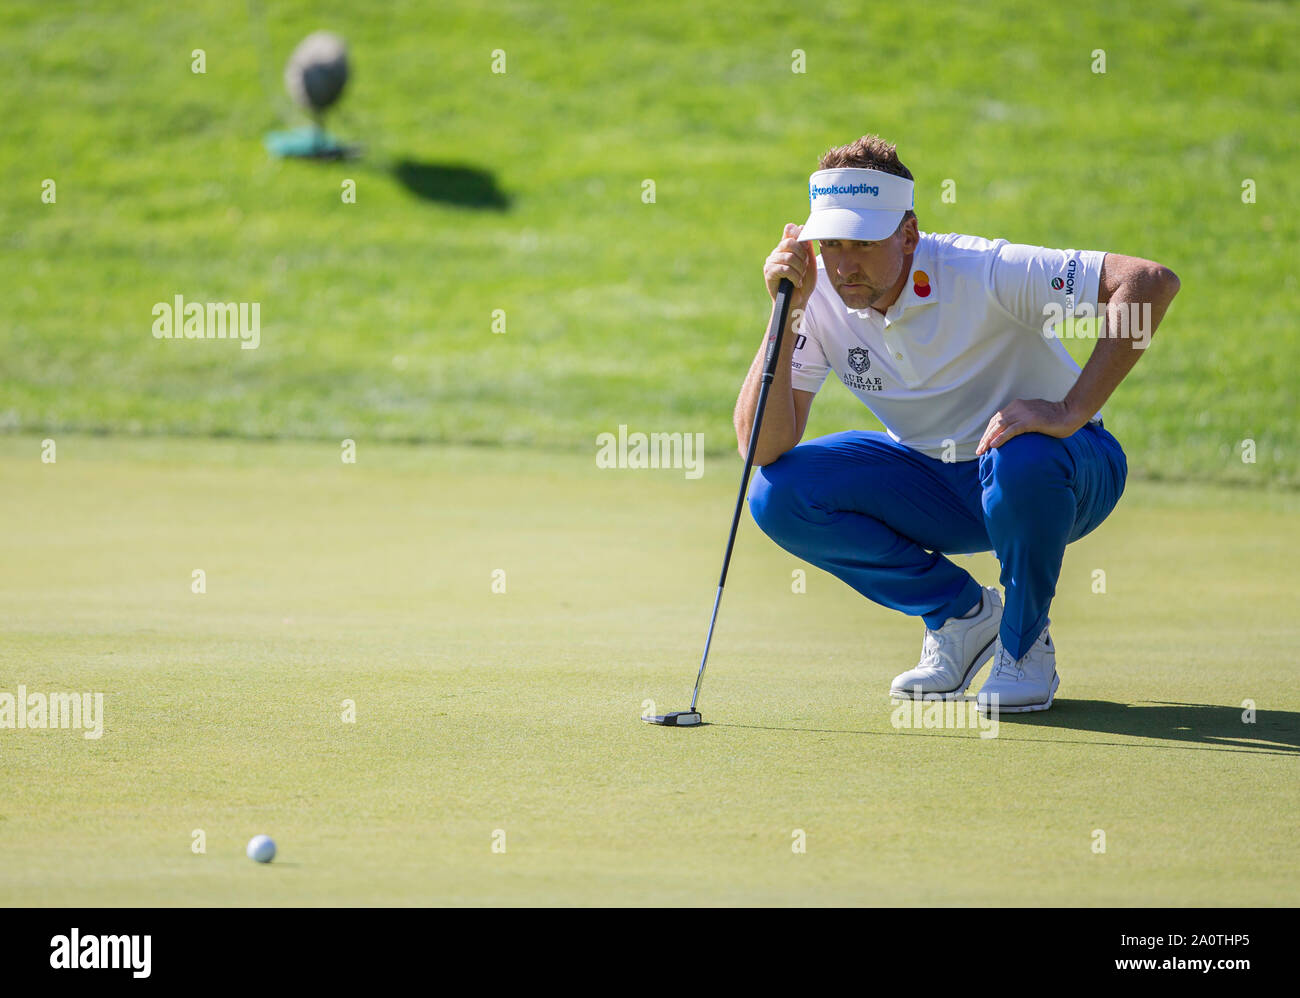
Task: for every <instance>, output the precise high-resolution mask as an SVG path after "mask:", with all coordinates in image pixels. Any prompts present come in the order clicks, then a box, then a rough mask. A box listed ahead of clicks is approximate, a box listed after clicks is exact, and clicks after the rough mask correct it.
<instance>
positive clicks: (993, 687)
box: [978, 621, 1061, 714]
mask: <svg viewBox="0 0 1300 998" xmlns="http://www.w3.org/2000/svg"><path fill="white" fill-rule="evenodd" d="M1050 624H1051V621H1048V626H1050ZM1060 685H1061V677H1060V676H1058V675H1057V674H1056V645H1054V644H1053V643H1052V636H1051V635H1050V634H1048V633H1047V626H1044V627H1043V632H1042V633H1041V634H1039V635H1038V640H1037V641H1035V642H1034V645H1033V647H1032V648H1030V649H1029V651H1027V652H1025V655H1024V657H1023V658H1022V659H1020V661H1018V662H1017V661H1016V660H1015V659H1013V658H1012V657H1011V654H1010V652H1008V651H1007V650H1006V649H1005V648H1003V647H1002V640H1001V639H1000V638H999V639H998V643H997V648H995V649H994V652H993V671H992V672H991V673H989V678H988V680H987V681H986V682H985V683H984V686H983V688H982V689H981V690H980V693H979V698H978V701H979V710H980V713H982V714H987V713H988V712H989V709H990V707H993V708H994V709H995V710H996V711H997V712H998V713H1002V714H1021V713H1024V712H1025V711H1030V710H1046V709H1047V708H1048V707H1050V706H1052V698H1053V697H1055V696H1056V689H1057V687H1058V686H1060Z"/></svg>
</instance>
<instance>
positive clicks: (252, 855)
mask: <svg viewBox="0 0 1300 998" xmlns="http://www.w3.org/2000/svg"><path fill="white" fill-rule="evenodd" d="M244 851H245V852H247V853H248V858H249V859H251V860H253V861H254V862H257V863H269V862H271V860H273V859H275V843H274V842H272V841H271V836H269V835H254V836H253V837H252V838H251V839H249V840H248V848H247V849H246V850H244Z"/></svg>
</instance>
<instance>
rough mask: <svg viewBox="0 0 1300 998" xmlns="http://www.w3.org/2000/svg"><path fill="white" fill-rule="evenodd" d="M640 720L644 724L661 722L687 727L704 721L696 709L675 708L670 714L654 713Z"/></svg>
mask: <svg viewBox="0 0 1300 998" xmlns="http://www.w3.org/2000/svg"><path fill="white" fill-rule="evenodd" d="M641 720H643V721H645V723H646V724H662V725H664V726H665V727H669V728H689V727H693V726H694V725H697V724H703V723H704V719H703V718H702V717H700V712H699V711H698V710H675V711H673V712H672V713H671V714H656V715H655V716H654V717H643V718H641Z"/></svg>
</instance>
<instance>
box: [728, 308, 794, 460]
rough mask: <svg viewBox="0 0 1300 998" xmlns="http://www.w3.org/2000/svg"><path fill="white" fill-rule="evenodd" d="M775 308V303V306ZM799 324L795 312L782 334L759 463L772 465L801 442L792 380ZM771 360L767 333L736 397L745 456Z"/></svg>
mask: <svg viewBox="0 0 1300 998" xmlns="http://www.w3.org/2000/svg"><path fill="white" fill-rule="evenodd" d="M773 308H775V306H773ZM794 325H795V315H794V314H793V312H792V313H791V315H790V318H789V319H787V320H786V328H785V333H784V335H783V336H782V337H781V356H780V359H778V361H777V364H776V375H775V377H773V379H772V387H771V388H770V389H768V394H767V407H766V408H765V409H764V411H763V426H762V429H761V430H760V432H759V438H758V447H757V448H756V450H755V453H754V463H755V464H760V465H761V464H771V463H772V462H773V461H775V460H776V459H777V458H778V457H780V456H781V455H782V454H784V453H785V452H786V451H788V450H789V449H790V448H791V447H793V446H794V445H795V444H796V443H798V430H797V427H796V425H795V408H794V388H793V386H792V385H791V383H790V363H791V360H792V359H793V357H794V345H795V344H794V341H795V334H794V331H793V329H792V328H791V327H792V326H794ZM766 362H767V336H766V334H764V336H763V342H762V345H761V346H760V347H759V348H758V353H757V354H756V355H755V357H754V362H753V363H752V364H750V366H749V373H748V374H747V375H745V383H744V385H743V386H742V387H741V389H740V397H739V398H738V399H736V411H735V414H734V417H733V419H734V422H735V426H736V445H737V447H738V448H739V450H740V453H741V456H742V457H743V456H744V455H745V454H746V453H747V452H748V450H749V437H750V433H751V432H752V430H753V426H754V415H755V414H756V413H757V411H758V395H759V391H760V390H761V388H762V386H763V369H764V367H765V366H766Z"/></svg>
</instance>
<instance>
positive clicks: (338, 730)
mask: <svg viewBox="0 0 1300 998" xmlns="http://www.w3.org/2000/svg"><path fill="white" fill-rule="evenodd" d="M56 453H57V462H56V463H54V464H43V463H42V462H41V460H40V454H41V441H40V439H39V438H32V437H25V436H11V437H6V438H0V479H2V480H3V481H4V482H5V483H6V488H5V489H4V493H3V497H2V498H0V517H2V518H3V521H4V522H5V523H6V525H7V528H6V530H5V531H3V532H2V533H0V564H3V565H4V566H5V570H4V572H3V573H2V574H0V620H2V621H3V622H4V631H3V634H2V635H0V693H3V692H6V691H7V692H10V693H14V692H15V691H16V689H17V686H18V684H23V685H25V686H26V688H27V689H28V690H30V691H49V692H53V691H68V692H74V691H75V692H101V693H103V695H104V700H103V703H104V707H103V734H102V736H101V737H100V738H98V739H85V738H84V737H83V733H82V732H80V731H77V730H70V729H55V730H17V729H3V730H0V761H2V764H3V767H4V774H5V794H4V795H3V799H2V800H0V858H2V859H3V862H0V899H2V900H3V901H4V903H6V904H11V905H31V904H36V905H195V904H200V905H236V904H239V905H247V904H252V905H262V904H268V905H323V904H352V905H372V904H402V905H408V904H409V905H422V904H466V905H472V904H696V903H727V904H873V905H875V904H902V905H910V904H967V903H969V904H1054V905H1058V904H1059V905H1075V904H1078V905H1151V904H1155V905H1276V904H1287V903H1291V902H1292V901H1293V900H1294V898H1295V890H1296V884H1297V872H1300V861H1298V858H1297V850H1296V847H1295V836H1294V815H1295V813H1296V808H1297V805H1298V804H1300V782H1297V780H1296V765H1297V761H1298V758H1300V724H1298V723H1297V719H1298V718H1300V693H1298V692H1297V689H1296V685H1295V682H1294V675H1295V666H1294V649H1295V648H1296V647H1297V644H1298V643H1300V627H1298V626H1297V624H1296V622H1295V617H1294V614H1293V612H1292V610H1293V607H1292V603H1293V599H1292V595H1291V594H1289V593H1288V592H1286V591H1285V590H1283V589H1281V588H1279V585H1278V581H1279V580H1285V579H1288V578H1290V579H1292V580H1294V578H1295V569H1294V565H1293V564H1292V555H1291V551H1292V550H1293V549H1294V547H1295V543H1296V541H1297V540H1298V539H1300V538H1297V508H1296V507H1297V505H1300V500H1297V499H1296V498H1295V497H1294V496H1291V495H1288V494H1283V493H1267V492H1266V493H1250V492H1245V491H1241V490H1232V489H1224V488H1210V487H1192V486H1171V485H1155V484H1150V483H1137V484H1134V485H1132V486H1131V487H1130V490H1129V492H1128V494H1127V495H1126V496H1125V498H1124V500H1123V501H1122V503H1121V505H1120V507H1119V509H1118V510H1117V512H1116V513H1115V514H1114V515H1113V516H1112V518H1111V520H1110V521H1109V522H1108V523H1107V524H1106V525H1105V526H1104V527H1103V528H1102V529H1100V530H1099V531H1097V532H1096V533H1095V534H1093V535H1092V536H1090V537H1088V538H1086V539H1084V540H1083V541H1082V542H1080V543H1079V544H1076V545H1074V546H1073V547H1071V548H1070V550H1069V552H1068V553H1067V558H1066V563H1065V569H1064V572H1063V574H1062V578H1061V585H1060V591H1059V595H1058V598H1057V602H1056V604H1055V608H1054V613H1053V618H1054V622H1053V635H1054V637H1055V639H1056V641H1057V644H1058V647H1059V664H1060V671H1061V675H1062V686H1061V690H1060V693H1059V694H1058V699H1057V702H1056V705H1055V706H1054V707H1053V708H1052V709H1051V710H1050V711H1048V712H1046V713H1044V714H1040V715H1021V716H1020V717H1019V718H1017V719H1014V720H1011V719H1003V721H1002V723H1001V725H1000V727H999V729H998V733H997V737H996V738H989V739H984V738H981V737H980V736H979V732H978V731H975V730H971V729H969V728H964V729H954V728H948V729H928V728H924V727H922V728H920V729H906V730H905V729H900V728H897V727H895V726H894V725H893V724H892V723H891V717H894V716H895V715H894V714H893V711H892V708H891V705H890V703H889V701H888V697H887V686H888V682H889V680H890V679H891V678H892V676H893V675H894V674H895V673H896V672H898V671H901V669H902V668H905V667H907V666H910V665H911V664H912V663H914V662H915V660H916V656H917V653H918V651H919V647H920V638H921V630H920V627H919V625H918V624H917V623H916V622H915V621H913V620H910V619H907V618H904V617H901V616H899V615H896V614H893V613H890V612H888V611H885V610H883V609H880V608H878V607H875V606H873V605H869V604H866V603H864V602H863V601H861V600H860V599H859V598H857V597H856V596H855V594H853V593H852V592H851V591H849V590H847V589H846V588H845V587H843V586H842V585H841V584H840V583H838V582H837V581H836V580H834V579H833V578H831V577H829V576H826V575H823V574H821V573H818V572H815V571H812V572H811V573H810V574H809V575H808V577H807V579H806V592H802V593H798V592H794V591H792V589H795V588H798V586H797V585H795V584H794V583H795V581H796V580H795V578H794V576H793V573H794V572H795V571H796V570H797V569H799V568H800V567H802V566H800V565H799V563H798V562H796V561H794V560H793V559H791V558H790V557H788V556H787V555H785V554H784V553H783V552H781V551H780V550H778V549H777V548H775V547H774V546H773V545H772V544H770V543H769V542H768V541H767V540H766V538H764V537H763V536H762V535H761V534H760V533H759V531H758V530H757V528H756V527H755V526H754V524H753V523H752V521H750V520H749V519H748V518H747V519H746V521H745V522H744V523H743V524H742V529H741V533H740V538H739V540H738V544H737V550H736V555H735V558H734V561H733V567H732V573H731V577H730V579H729V583H728V588H727V593H726V596H725V599H724V601H723V607H722V614H721V618H720V621H719V626H718V633H717V636H716V638H715V645H714V653H713V656H712V658H711V662H710V667H709V674H708V676H707V678H706V682H705V688H704V694H703V698H702V701H701V706H702V709H703V713H704V719H705V720H706V721H707V722H708V723H707V724H706V725H705V726H704V727H701V728H697V729H691V730H674V729H669V728H656V727H652V726H650V725H646V724H642V723H640V721H639V720H638V718H639V716H640V714H641V713H642V712H643V711H645V710H647V709H654V710H656V711H657V712H663V711H665V710H680V709H683V708H684V707H685V706H686V705H687V702H688V699H689V694H690V688H691V684H692V683H693V681H694V676H695V669H696V667H697V664H698V660H699V652H700V648H701V645H702V641H703V637H704V628H705V625H706V623H707V618H708V611H709V605H710V604H709V601H710V600H711V598H712V594H713V586H714V583H715V573H716V570H717V565H718V561H719V558H720V556H721V547H722V543H723V540H724V538H725V528H726V518H727V516H728V515H729V512H730V504H731V501H732V496H733V495H734V489H735V483H736V478H737V472H738V466H739V460H738V459H737V458H728V459H718V460H716V461H713V462H712V463H708V462H706V464H705V473H704V475H703V476H702V477H701V478H699V479H697V480H689V479H687V478H686V477H685V475H684V474H683V473H682V472H681V471H631V470H624V471H619V470H601V469H598V468H596V467H595V462H594V460H593V459H592V458H591V457H590V456H587V457H581V456H569V455H559V456H557V455H542V454H538V453H535V452H531V451H517V450H505V449H484V448H427V449H426V448H407V447H386V446H379V445H374V446H367V445H365V444H364V443H363V444H361V445H360V446H359V448H358V452H357V463H356V464H354V465H347V464H344V463H343V462H342V461H341V460H340V449H339V448H338V447H337V446H331V445H313V444H273V443H268V444H255V443H248V442H235V441H225V442H220V441H217V442H213V441H178V440H161V439H159V440H134V441H123V440H118V439H113V438H102V437H76V436H67V437H59V438H58V439H57V452H56ZM970 563H971V565H972V566H973V569H974V570H975V571H976V573H977V575H978V576H979V577H980V578H981V579H982V580H983V581H985V582H992V581H995V576H996V572H995V568H994V565H993V563H992V562H991V560H990V558H989V557H988V556H985V555H980V556H977V557H975V558H972V559H970ZM196 569H200V570H202V571H203V572H204V573H205V576H204V581H205V588H206V592H204V593H202V594H197V593H194V592H192V586H193V572H194V571H195V570H196ZM1098 570H1101V571H1104V572H1105V573H1106V574H1105V587H1106V591H1105V592H1104V593H1097V592H1094V591H1093V589H1094V585H1095V580H1096V578H1097V577H1096V576H1095V575H1094V573H1095V572H1096V571H1098ZM499 573H504V575H501V574H499ZM494 583H496V588H498V589H500V588H502V584H504V590H505V591H504V592H494V591H493V588H494ZM1292 591H1293V590H1292ZM1247 700H1250V701H1253V702H1254V704H1255V709H1256V714H1255V722H1254V723H1253V724H1247V723H1243V720H1242V716H1243V711H1244V709H1245V708H1244V707H1243V704H1244V702H1245V701H1247ZM345 701H352V702H353V703H354V704H355V721H353V722H345V721H344V719H343V715H344V713H345V711H347V710H348V708H347V706H346V705H345ZM646 701H653V704H652V705H651V704H647V703H646ZM196 830H202V832H203V834H204V841H205V845H206V852H205V853H203V854H197V853H195V852H194V851H193V842H194V833H195V831H196ZM1099 830H1100V831H1101V832H1104V835H1105V851H1104V852H1094V848H1095V844H1096V843H1100V841H1101V840H1100V838H1099V837H1098V836H1097V834H1096V833H1097V832H1098V831H1099ZM800 832H802V833H803V837H802V844H803V846H804V848H805V851H803V852H796V851H795V847H797V846H798V845H800V844H801V840H800V835H799V833H800ZM258 833H266V834H269V835H271V836H272V837H273V838H274V839H275V840H276V842H277V844H278V846H279V855H278V857H277V858H276V860H275V862H274V863H273V864H271V865H270V866H258V865H257V864H254V863H252V862H250V861H249V860H248V859H246V858H245V857H244V855H243V849H244V845H245V843H246V842H247V841H248V839H249V838H251V837H252V836H253V835H255V834H258ZM494 845H495V846H496V848H497V849H498V850H499V849H500V848H501V847H502V846H504V851H494Z"/></svg>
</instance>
